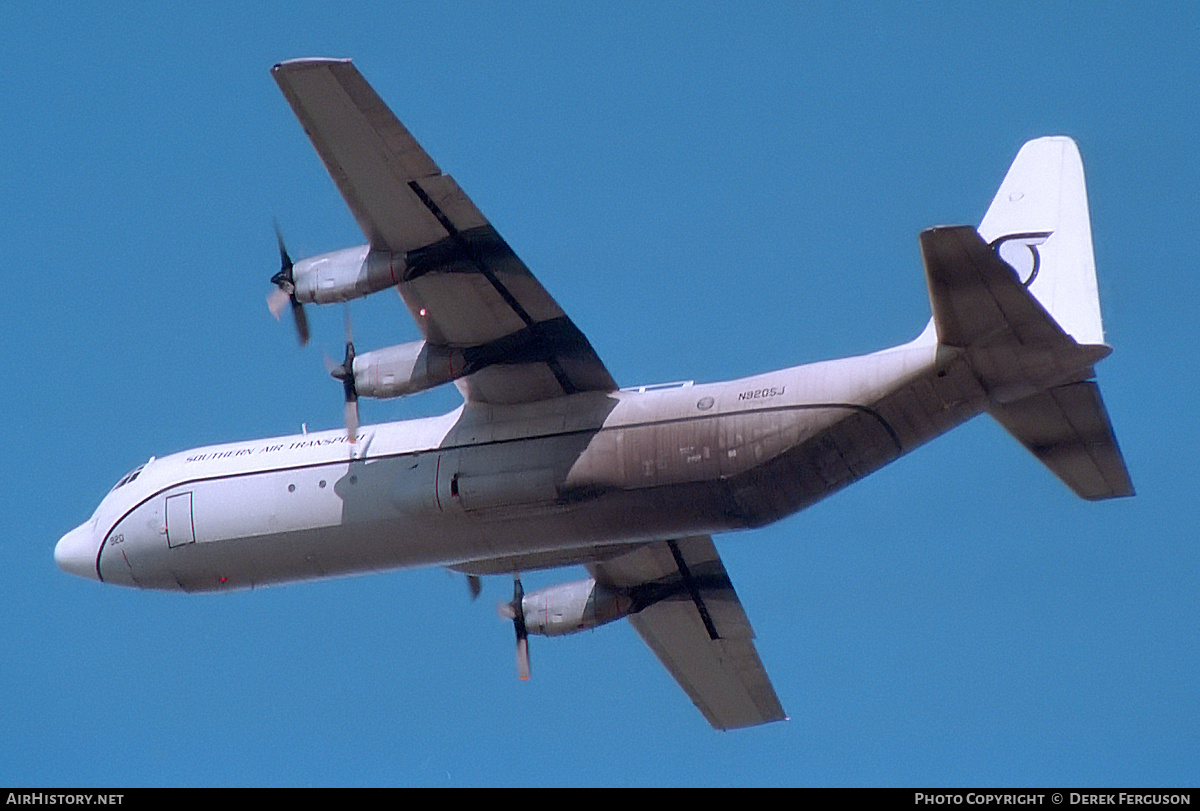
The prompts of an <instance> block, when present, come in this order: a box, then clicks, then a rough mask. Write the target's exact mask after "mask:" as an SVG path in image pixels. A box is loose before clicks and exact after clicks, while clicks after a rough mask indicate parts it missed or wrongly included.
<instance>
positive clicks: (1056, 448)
mask: <svg viewBox="0 0 1200 811" xmlns="http://www.w3.org/2000/svg"><path fill="white" fill-rule="evenodd" d="M989 411H990V413H991V415H992V416H993V417H995V418H996V420H997V421H998V422H999V423H1000V424H1001V425H1003V426H1004V428H1005V429H1006V430H1007V431H1008V432H1009V433H1010V434H1012V435H1013V436H1014V437H1016V438H1017V439H1018V440H1019V441H1020V442H1021V444H1022V445H1024V446H1025V447H1026V448H1028V449H1029V450H1030V451H1032V452H1033V455H1034V456H1036V457H1037V458H1038V459H1040V460H1042V463H1043V464H1045V465H1046V467H1048V468H1050V470H1051V471H1052V472H1053V473H1054V475H1055V476H1058V478H1060V479H1062V480H1063V482H1065V483H1066V485H1067V486H1068V487H1070V488H1071V489H1072V490H1074V491H1075V493H1076V494H1077V495H1079V496H1080V497H1081V498H1086V499H1088V500H1090V501H1098V500H1100V499H1106V498H1117V497H1120V496H1132V495H1133V483H1132V482H1131V481H1130V479H1129V471H1128V470H1127V469H1126V467H1125V460H1124V459H1123V458H1122V457H1121V450H1120V448H1118V447H1117V438H1116V436H1114V435H1113V429H1112V424H1111V423H1110V422H1109V419H1108V413H1107V412H1106V411H1105V409H1104V401H1103V400H1102V399H1101V397H1100V388H1099V387H1098V386H1097V385H1096V384H1095V383H1094V382H1092V381H1083V382H1080V383H1070V384H1068V385H1065V386H1056V387H1054V388H1052V389H1049V390H1047V391H1043V392H1040V393H1038V394H1035V395H1033V396H1031V397H1026V398H1024V399H1022V400H1018V401H1016V402H1014V403H1006V404H993V405H992V407H991V408H990V409H989Z"/></svg>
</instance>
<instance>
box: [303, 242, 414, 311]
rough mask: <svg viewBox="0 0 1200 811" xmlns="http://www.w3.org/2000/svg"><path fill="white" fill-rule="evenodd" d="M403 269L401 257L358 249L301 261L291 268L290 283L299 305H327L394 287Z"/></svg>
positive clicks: (346, 249) (384, 252)
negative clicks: (294, 288) (294, 289)
mask: <svg viewBox="0 0 1200 811" xmlns="http://www.w3.org/2000/svg"><path fill="white" fill-rule="evenodd" d="M404 268H405V264H404V257H403V256H401V255H399V254H394V253H391V252H390V251H373V250H371V246H369V245H359V246H358V247H357V248H344V249H342V250H340V251H331V252H330V253H323V254H321V255H320V256H312V257H309V258H308V259H301V260H300V261H299V262H296V263H295V265H293V266H292V283H293V284H294V285H295V287H296V298H297V299H298V300H299V301H301V302H304V303H306V304H308V303H314V304H330V303H332V302H335V301H350V300H351V299H356V298H362V297H363V296H369V295H370V294H372V293H377V292H379V291H380V290H384V289H386V288H389V287H394V286H395V285H396V284H398V283H399V282H400V280H401V279H402V278H403V276H402V274H403V273H404Z"/></svg>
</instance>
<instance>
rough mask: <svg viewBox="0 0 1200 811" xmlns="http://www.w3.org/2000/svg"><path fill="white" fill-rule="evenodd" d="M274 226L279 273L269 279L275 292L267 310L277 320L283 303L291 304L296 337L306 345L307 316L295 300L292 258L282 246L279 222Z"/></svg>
mask: <svg viewBox="0 0 1200 811" xmlns="http://www.w3.org/2000/svg"><path fill="white" fill-rule="evenodd" d="M272 224H273V225H274V226H275V242H276V244H278V245H279V272H278V273H276V274H275V275H274V276H272V277H271V284H273V285H275V287H276V290H274V291H272V292H271V294H270V295H269V296H267V308H268V309H270V311H271V315H273V316H275V318H276V319H277V320H278V318H279V314H280V313H282V312H283V305H284V303H285V302H289V301H290V302H291V304H292V320H293V321H295V322H296V335H297V336H298V337H299V339H300V346H304V345H305V344H307V343H308V335H309V333H308V316H306V315H305V314H304V305H303V304H301V303H300V301H298V300H297V299H296V279H295V276H294V275H293V270H292V269H293V265H292V257H290V256H289V255H288V252H287V247H285V246H284V244H283V233H282V232H281V231H280V230H279V222H278V221H276V220H272Z"/></svg>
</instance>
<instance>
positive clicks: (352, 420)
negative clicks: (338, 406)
mask: <svg viewBox="0 0 1200 811" xmlns="http://www.w3.org/2000/svg"><path fill="white" fill-rule="evenodd" d="M325 363H326V365H327V366H328V367H329V374H331V375H333V377H334V378H336V379H337V380H340V381H342V391H343V392H344V393H345V395H346V439H347V440H349V441H350V442H354V440H355V439H356V438H357V437H358V388H357V387H356V386H355V385H354V333H353V332H352V331H351V329H350V311H349V310H347V311H346V354H345V357H344V358H343V360H342V363H341V365H340V366H335V365H334V364H333V361H331V360H329V359H328V358H326V361H325Z"/></svg>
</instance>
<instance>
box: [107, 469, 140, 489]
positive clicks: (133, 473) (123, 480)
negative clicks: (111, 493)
mask: <svg viewBox="0 0 1200 811" xmlns="http://www.w3.org/2000/svg"><path fill="white" fill-rule="evenodd" d="M145 466H146V465H145V464H141V465H138V466H137V467H135V468H134V469H133V470H131V471H129V472H128V473H126V474H125V475H124V476H122V477H121V481H119V482H117V483H116V484H115V485H113V490H116V489H118V488H121V487H124V486H125V485H127V484H129V483H130V482H131V481H133V480H134V479H136V478H137V477H138V474H139V473H141V472H142V468H144V467H145Z"/></svg>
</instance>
